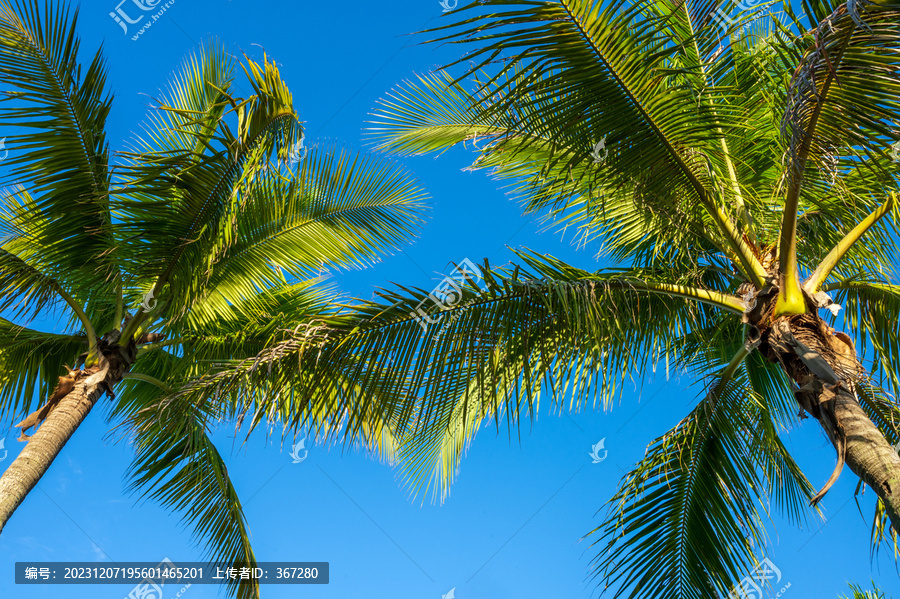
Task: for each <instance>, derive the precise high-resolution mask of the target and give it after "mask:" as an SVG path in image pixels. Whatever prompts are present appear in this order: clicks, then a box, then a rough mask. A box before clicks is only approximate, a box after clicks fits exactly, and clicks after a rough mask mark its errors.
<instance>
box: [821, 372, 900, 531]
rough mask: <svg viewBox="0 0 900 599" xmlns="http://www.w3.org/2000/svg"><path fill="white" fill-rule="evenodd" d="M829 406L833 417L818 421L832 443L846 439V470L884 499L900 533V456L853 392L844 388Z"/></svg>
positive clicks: (840, 389) (831, 400) (887, 510)
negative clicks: (847, 468)
mask: <svg viewBox="0 0 900 599" xmlns="http://www.w3.org/2000/svg"><path fill="white" fill-rule="evenodd" d="M828 392H829V390H827V389H826V393H828ZM828 404H829V405H830V406H831V407H832V409H831V410H830V411H831V412H832V413H831V414H829V415H828V416H827V417H825V418H822V419H820V420H819V422H820V423H821V424H822V428H824V429H825V432H826V433H827V434H828V437H829V439H831V440H832V443H834V442H835V440H836V439H840V438H841V435H843V438H844V439H845V443H846V448H845V450H844V451H845V453H846V457H845V459H846V462H847V466H848V467H849V468H850V470H852V471H853V472H854V473H855V474H856V475H857V476H858V477H860V478H861V479H862V480H863V482H864V483H866V484H867V485H869V487H870V488H871V489H872V490H873V491H875V493H876V494H877V495H878V497H880V498H881V501H882V502H883V503H884V505H885V508H886V512H887V514H888V516H889V517H890V519H891V524H892V525H893V528H894V530H896V531H900V456H898V455H897V451H896V450H895V449H894V448H893V447H891V445H890V444H889V443H888V442H887V440H886V439H885V438H884V435H883V434H882V432H881V431H880V430H879V429H878V427H877V426H875V425H874V424H873V423H872V421H871V420H870V419H869V417H868V416H867V415H866V413H865V411H864V410H863V409H862V408H861V407H860V406H859V402H858V401H857V399H856V396H855V394H854V393H853V392H852V391H850V390H846V389H844V388H843V386H841V387H840V388H839V389H838V391H837V393H834V394H833V398H830V401H828ZM838 443H840V441H838ZM837 447H839V446H837ZM838 451H840V449H838Z"/></svg>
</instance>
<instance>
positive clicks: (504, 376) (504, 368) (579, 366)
mask: <svg viewBox="0 0 900 599" xmlns="http://www.w3.org/2000/svg"><path fill="white" fill-rule="evenodd" d="M717 8H718V7H717V6H716V4H715V3H711V2H684V3H681V2H670V1H668V0H615V1H613V2H598V1H594V0H552V1H545V2H524V1H520V0H484V1H482V2H475V3H471V4H469V5H467V6H465V7H461V8H460V9H459V10H457V11H455V12H454V13H452V14H451V16H450V18H451V19H452V23H451V24H450V25H447V26H446V27H442V28H440V29H437V30H435V31H432V32H431V33H432V35H433V36H436V37H437V41H440V42H446V43H454V44H462V45H464V46H465V47H466V49H467V53H466V54H465V55H464V57H463V58H462V59H460V61H459V63H456V64H454V65H448V68H447V69H446V70H442V71H438V72H435V73H432V74H428V75H422V76H418V77H417V78H416V79H414V80H412V81H408V82H406V83H404V84H402V85H400V86H399V87H398V88H396V89H395V90H393V92H392V93H391V94H390V95H389V96H388V97H387V98H385V99H384V100H383V102H382V103H381V105H380V106H379V108H378V109H377V111H376V113H375V115H374V122H373V126H372V134H373V135H374V136H375V139H376V141H377V143H378V144H379V148H380V149H382V150H385V151H389V152H392V153H395V154H400V155H418V154H426V153H432V152H441V151H444V150H446V149H448V148H451V147H453V146H458V145H465V144H467V143H468V142H471V143H472V146H473V147H474V150H475V151H476V154H477V156H476V158H475V160H474V162H473V163H472V165H471V168H472V169H486V170H488V171H489V172H490V173H491V174H493V175H495V176H497V177H499V178H501V179H506V180H509V181H510V186H511V189H512V191H513V192H514V194H515V195H516V196H517V197H518V198H519V199H521V201H522V202H523V206H524V209H525V210H526V211H527V212H530V213H538V214H543V215H546V216H547V217H549V218H552V219H555V222H557V223H559V224H560V225H561V226H563V227H572V228H573V229H574V230H576V231H577V235H578V237H579V240H580V241H581V242H582V243H584V244H592V245H594V246H595V247H596V248H597V249H598V253H599V254H601V255H604V256H607V257H608V259H609V260H611V261H612V262H613V263H614V264H615V265H616V266H615V267H613V268H606V269H602V270H600V271H593V272H589V271H585V270H583V269H579V268H577V267H575V266H571V265H568V264H565V263H563V262H561V261H559V260H557V259H555V258H553V257H551V256H547V255H543V254H540V253H539V252H535V251H530V250H521V251H518V252H516V255H517V258H518V264H517V265H515V266H508V267H499V268H498V267H495V266H492V265H491V264H489V263H487V262H485V263H484V265H483V267H482V268H480V269H478V271H477V272H475V273H470V274H469V275H468V276H466V277H462V278H457V280H456V285H454V286H453V289H452V290H448V289H449V287H447V286H444V287H445V289H444V295H440V294H439V293H438V292H437V290H435V291H433V292H432V293H431V294H429V293H428V292H427V291H426V290H424V289H417V288H409V287H403V286H398V287H396V288H393V289H388V290H383V291H382V292H381V294H380V296H379V297H378V298H377V299H376V300H375V301H371V302H368V303H364V304H363V305H362V306H361V307H359V308H358V309H357V311H356V312H355V313H353V314H348V315H346V316H345V317H342V319H341V320H335V321H333V322H328V323H325V322H323V324H322V326H321V327H320V328H317V329H316V330H315V332H314V334H311V333H307V332H303V334H298V335H294V336H293V337H292V338H290V339H286V340H284V341H283V342H282V343H280V344H277V345H274V346H271V347H269V348H267V349H266V350H265V351H264V352H261V353H260V354H259V356H257V358H255V359H248V360H245V361H243V362H242V363H238V364H234V365H232V366H231V367H229V368H225V369H222V370H221V371H219V372H218V373H215V374H211V375H209V376H207V377H203V378H200V379H197V380H196V381H194V382H192V383H191V384H189V385H188V386H187V387H185V388H184V389H183V390H182V392H181V395H179V397H183V398H185V397H189V398H191V399H192V400H194V401H196V400H198V399H202V398H208V397H211V396H212V394H213V393H214V390H215V389H216V388H222V387H226V388H227V387H229V386H237V385H244V381H246V380H251V381H255V382H256V383H258V384H263V378H264V377H263V376H262V375H261V374H260V373H259V370H260V368H259V365H260V364H263V365H271V366H272V367H274V368H275V369H276V371H277V372H279V373H280V374H279V376H280V377H282V383H281V387H280V389H281V393H285V392H286V391H285V390H286V389H290V390H291V392H292V393H301V394H303V393H309V394H315V393H317V392H319V391H318V390H319V389H332V388H334V389H335V390H337V389H338V388H341V387H340V385H339V383H338V382H336V381H335V378H334V376H335V373H340V374H342V375H343V377H342V378H341V379H340V380H349V381H353V383H354V389H353V393H352V397H350V400H351V401H353V402H357V403H356V406H357V407H356V408H355V409H354V411H353V413H351V414H350V415H349V416H348V419H347V422H348V423H349V427H350V428H351V429H352V428H354V426H357V427H361V426H363V422H364V421H365V418H364V416H367V415H370V414H371V411H372V410H374V411H375V412H376V413H378V414H381V415H382V418H383V420H384V421H385V422H387V423H389V425H390V427H391V430H393V431H396V432H395V434H394V436H395V438H396V439H397V440H398V442H399V447H398V452H399V455H400V456H401V458H402V459H403V468H404V469H405V470H404V473H405V476H406V480H407V481H408V483H409V484H410V485H411V487H412V488H413V489H415V490H426V491H427V490H431V491H433V492H435V493H436V496H437V497H441V498H442V497H444V496H445V495H446V493H447V490H448V488H449V484H450V482H451V481H452V479H453V477H454V475H455V474H456V472H457V468H458V464H459V460H460V458H461V456H462V454H463V453H464V451H465V448H466V447H467V446H468V444H469V443H470V441H471V439H472V437H473V436H474V434H475V432H476V431H477V430H478V429H479V428H480V426H481V425H482V424H485V423H488V422H490V421H493V422H495V423H496V424H498V425H499V423H500V422H501V420H506V421H507V422H508V423H510V424H512V425H516V424H517V423H519V422H521V421H522V420H523V419H524V418H527V417H528V416H530V415H533V414H534V413H535V412H536V410H537V409H538V406H539V401H540V399H541V398H542V396H544V395H546V398H547V399H546V400H545V404H546V402H547V401H549V402H550V403H551V405H552V406H555V407H562V408H568V409H574V410H577V409H581V408H584V407H586V406H589V405H591V404H593V405H597V404H602V405H604V406H608V405H610V403H611V402H612V401H614V400H615V398H616V397H617V396H618V395H619V394H620V393H621V391H622V387H623V385H622V383H623V382H624V381H625V380H626V379H630V378H634V379H639V378H641V376H642V375H643V374H644V373H645V372H647V371H648V370H649V369H651V368H653V367H654V366H655V365H656V364H658V363H660V362H664V363H665V364H666V365H667V366H668V367H669V368H672V369H678V370H683V371H687V372H689V373H691V374H692V375H694V376H695V377H696V378H698V379H703V380H713V381H715V382H714V383H713V384H711V385H709V386H708V388H707V391H708V392H707V393H704V394H703V396H701V398H700V400H699V401H698V403H697V405H696V406H695V408H694V409H693V410H692V411H691V413H690V414H688V415H687V416H686V417H685V418H684V420H682V422H680V423H679V424H678V425H677V426H676V427H675V428H674V429H672V430H671V431H669V432H668V433H667V434H665V435H663V436H662V437H660V438H659V439H656V440H654V441H652V442H651V443H650V444H649V446H648V449H647V454H646V457H645V458H644V459H643V460H641V461H640V462H639V463H638V464H637V465H636V466H635V467H634V469H633V470H632V471H631V472H630V473H629V474H628V475H626V476H625V477H624V479H623V480H622V483H621V485H620V488H619V492H618V493H617V494H616V495H615V496H614V497H613V498H612V499H611V500H610V502H609V504H608V508H609V513H608V517H607V519H606V522H605V523H604V524H603V525H602V526H601V527H600V528H598V529H597V530H596V531H594V533H595V535H594V536H593V539H594V540H595V542H597V543H598V544H599V546H598V548H599V554H598V556H597V559H596V562H595V566H596V570H595V572H596V574H597V575H598V576H599V580H600V583H601V584H602V585H605V586H607V587H608V588H611V589H612V590H614V591H615V592H614V594H615V596H629V597H638V596H640V597H651V598H652V597H660V598H666V599H671V598H694V597H697V598H699V597H709V596H716V594H717V593H718V594H719V595H720V596H726V595H728V593H729V590H730V589H731V588H733V585H734V584H735V583H737V582H738V581H739V580H740V579H741V578H742V577H743V576H744V575H745V574H746V573H747V572H749V571H750V570H752V569H753V568H754V567H755V566H756V565H757V563H758V560H759V559H761V557H762V551H763V549H764V547H765V543H766V537H767V535H766V523H767V521H768V520H769V517H770V514H771V511H772V508H776V509H777V510H778V511H780V512H781V513H783V514H785V515H787V516H788V517H789V518H790V519H792V520H793V521H795V522H798V523H799V522H803V521H804V520H805V519H806V518H808V517H809V516H810V515H811V514H812V512H811V510H809V509H808V507H807V503H808V502H809V500H810V499H811V498H812V497H813V494H814V489H813V487H812V485H811V484H810V482H809V481H808V480H807V479H806V478H805V476H804V475H803V473H802V472H801V471H800V469H799V467H798V466H797V464H796V463H795V462H794V460H793V458H792V457H791V455H790V453H789V452H788V451H787V450H786V448H785V447H784V446H783V445H782V443H781V442H780V440H779V431H781V430H783V429H784V428H786V427H790V426H792V425H793V424H795V423H796V422H797V405H796V400H795V398H794V388H793V381H791V380H790V378H789V377H788V376H787V375H786V374H785V372H784V370H783V369H782V368H781V367H780V366H778V365H777V364H773V363H772V362H771V361H768V360H766V359H765V358H764V356H763V355H761V354H760V353H759V352H757V351H755V349H756V348H757V346H758V344H759V339H758V338H757V337H754V336H753V334H752V333H753V327H752V326H750V325H748V324H747V320H748V314H749V313H751V312H752V309H753V307H754V306H755V305H756V304H757V302H758V301H761V300H759V298H760V297H761V296H762V295H764V294H765V293H766V290H768V289H770V288H777V289H778V298H777V303H776V304H775V313H774V316H775V317H778V316H780V315H795V314H801V313H805V312H809V311H813V312H815V311H817V310H818V308H825V307H829V308H830V309H831V310H833V311H836V310H837V308H838V307H839V306H837V305H835V304H839V305H840V306H842V307H843V309H844V312H843V315H844V316H843V320H842V321H840V322H842V324H843V326H844V327H846V328H848V329H849V331H850V332H851V334H852V337H853V339H855V345H856V349H858V351H859V352H860V355H864V356H866V358H868V359H871V360H872V364H873V368H872V371H873V372H872V374H873V376H872V377H865V378H860V379H858V380H856V381H855V391H856V393H857V397H858V400H859V403H860V405H861V406H862V408H863V409H864V410H865V412H866V413H867V414H868V416H869V418H870V419H871V420H872V421H873V422H874V423H875V424H876V425H877V426H878V428H879V429H880V431H881V433H882V434H883V435H884V437H885V439H887V441H888V442H890V443H892V444H893V443H897V442H900V431H898V429H897V428H896V425H895V423H896V422H897V418H898V417H900V406H898V405H897V403H896V402H895V401H894V400H893V399H891V398H890V396H889V395H888V392H890V393H893V394H894V395H895V396H896V393H897V392H898V391H900V378H898V375H900V370H898V369H900V332H898V329H897V327H896V324H895V320H896V315H897V313H898V310H900V286H898V285H897V278H896V277H897V274H896V271H895V268H896V265H897V264H898V260H897V257H898V256H897V250H896V248H897V245H896V240H897V238H898V235H897V225H898V223H900V219H898V214H900V212H898V206H897V201H896V196H895V195H894V194H895V192H896V189H897V182H898V181H897V177H898V173H900V169H898V167H897V164H896V163H895V161H894V154H895V153H894V152H893V151H892V145H893V144H895V143H900V132H898V130H897V129H896V124H895V123H896V121H897V119H898V115H900V78H898V77H897V75H898V69H900V52H898V49H900V6H898V4H897V2H887V1H880V2H865V3H847V4H841V3H837V2H823V1H811V2H804V3H803V7H802V11H799V12H798V11H797V10H795V9H794V8H793V7H792V6H791V5H790V4H788V3H785V4H784V6H783V7H781V8H782V10H783V12H784V13H785V14H786V15H787V18H786V19H779V18H777V17H771V18H769V17H766V18H762V16H763V13H767V12H769V10H770V9H772V6H771V4H766V5H764V6H759V7H754V8H753V9H752V10H750V11H744V12H741V13H740V14H736V15H735V17H736V18H735V19H734V20H733V21H732V22H730V24H729V25H728V27H727V30H725V31H723V30H722V29H721V28H720V27H719V23H721V20H720V19H714V18H713V17H714V11H715V10H716V9H717ZM746 25H751V26H749V27H745V26H746ZM454 69H455V70H461V72H459V73H457V74H455V75H453V74H450V71H451V70H454ZM860 239H863V240H864V242H863V243H857V242H858V241H859V240H860ZM828 294H831V296H829V295H828ZM823 314H826V315H828V312H824V313H823ZM426 317H427V318H426ZM831 322H832V323H835V322H837V321H835V320H831ZM841 339H842V340H843V338H841ZM842 342H843V343H847V344H850V347H851V348H853V345H852V344H853V340H851V339H850V337H847V341H842ZM298 362H299V364H300V368H299V369H298V368H297V364H298ZM254 369H255V370H254ZM274 391H275V392H276V393H275V394H273V395H265V394H262V393H257V394H255V395H254V396H252V397H251V396H247V397H246V398H245V400H246V401H245V403H244V405H243V407H242V410H244V411H245V412H247V413H264V412H266V411H267V410H270V409H274V408H275V407H276V406H277V405H279V403H278V401H279V400H277V399H276V398H277V397H278V395H277V391H278V389H275V390H274ZM376 398H377V399H376ZM297 418H300V416H299V415H298V416H297ZM886 518H887V517H886V515H885V510H884V506H883V505H882V504H881V502H880V500H879V502H878V505H877V508H876V516H875V520H874V524H873V542H874V543H875V544H876V545H880V544H881V542H882V541H886V540H888V538H889V537H890V533H889V532H888V529H889V525H888V523H887V519H886Z"/></svg>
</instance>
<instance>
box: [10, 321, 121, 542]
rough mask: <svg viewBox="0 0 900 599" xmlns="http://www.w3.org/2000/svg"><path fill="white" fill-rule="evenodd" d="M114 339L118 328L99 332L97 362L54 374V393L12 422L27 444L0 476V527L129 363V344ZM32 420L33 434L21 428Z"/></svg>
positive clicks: (110, 393)
mask: <svg viewBox="0 0 900 599" xmlns="http://www.w3.org/2000/svg"><path fill="white" fill-rule="evenodd" d="M118 339H119V331H112V332H111V333H108V334H107V335H105V336H104V338H103V339H101V340H100V341H99V364H97V365H95V366H93V367H90V368H86V369H84V370H81V369H73V370H71V371H70V372H69V374H68V375H66V376H65V377H60V384H59V386H58V387H57V392H55V393H54V394H53V395H52V396H51V397H50V398H49V399H48V401H47V403H46V404H45V405H44V406H42V407H41V408H40V409H39V410H38V411H36V412H34V413H33V414H31V415H29V416H28V417H27V418H26V419H25V420H23V421H22V422H21V423H20V424H19V425H17V426H21V427H22V437H20V440H22V441H27V443H28V444H27V445H26V446H25V448H24V449H22V452H21V453H20V454H19V456H18V457H17V458H16V459H15V460H14V461H13V462H12V463H11V464H10V465H9V467H8V468H7V470H6V471H5V472H4V473H3V476H0V532H2V531H3V528H4V527H5V526H6V523H7V522H8V521H9V518H10V517H11V516H12V514H13V512H15V511H16V508H18V507H19V505H20V504H21V503H22V501H23V500H24V499H25V497H26V496H27V495H28V493H29V492H30V491H31V490H32V489H33V488H34V487H35V485H37V483H38V481H39V480H40V479H41V477H42V476H43V475H44V473H46V472H47V469H48V468H50V464H52V463H53V460H54V459H56V456H57V455H59V452H60V451H61V450H62V448H63V447H64V446H65V444H66V443H67V442H68V440H69V439H70V438H71V437H72V435H73V434H74V433H75V431H76V429H78V427H79V426H80V425H81V423H82V422H83V421H84V419H85V418H87V415H88V414H89V413H90V411H91V408H93V407H94V404H95V403H96V402H97V400H98V399H99V398H100V397H101V396H102V395H103V394H104V393H107V394H109V395H112V388H113V387H114V386H115V385H116V384H117V383H118V382H119V381H121V380H122V377H123V375H124V374H125V372H126V371H127V370H128V368H129V367H130V366H131V364H132V363H133V362H134V359H135V355H136V352H135V349H134V344H129V345H128V346H126V347H122V346H119V345H118V343H117V342H118ZM41 421H43V423H41ZM38 424H40V426H39V428H38V429H37V432H36V433H35V434H34V435H33V436H31V437H29V436H28V435H26V434H25V430H26V429H27V428H29V427H32V426H37V425H38Z"/></svg>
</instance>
